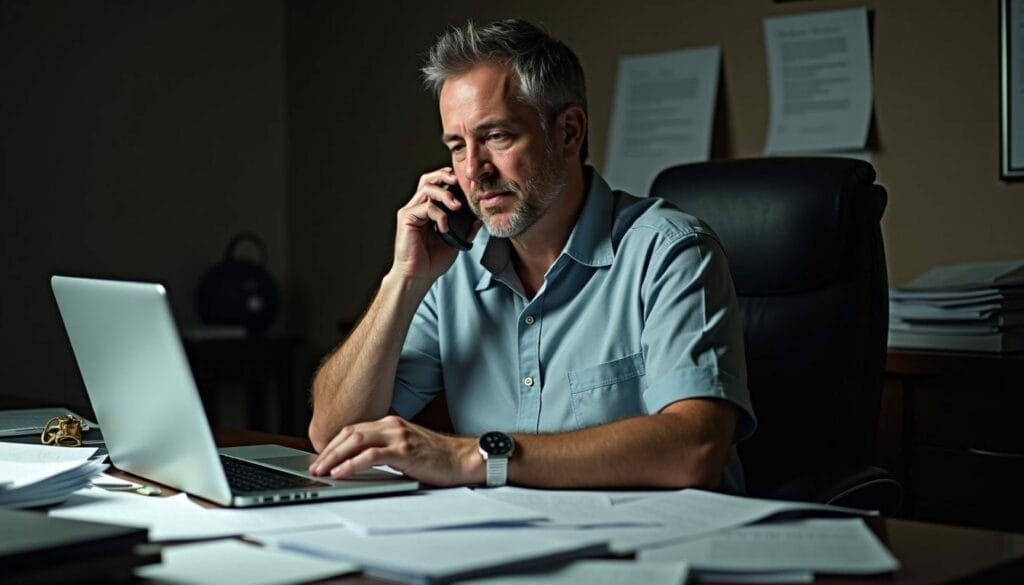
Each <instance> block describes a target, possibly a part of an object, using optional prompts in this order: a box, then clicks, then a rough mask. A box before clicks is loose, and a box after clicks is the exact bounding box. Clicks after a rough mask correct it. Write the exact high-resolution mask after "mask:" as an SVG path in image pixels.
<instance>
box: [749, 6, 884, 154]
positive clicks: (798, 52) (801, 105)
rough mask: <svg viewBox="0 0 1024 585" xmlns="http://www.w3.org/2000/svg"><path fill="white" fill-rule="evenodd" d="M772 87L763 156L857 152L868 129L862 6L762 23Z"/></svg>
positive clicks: (867, 51)
mask: <svg viewBox="0 0 1024 585" xmlns="http://www.w3.org/2000/svg"><path fill="white" fill-rule="evenodd" d="M764 36H765V51H766V53H767V58H768V79H769V84H770V86H771V119H770V122H769V127H768V138H767V141H766V143H765V149H764V150H765V152H766V153H767V154H778V153H797V152H800V153H808V152H820V151H837V150H859V149H863V148H864V146H865V144H866V142H867V137H868V129H869V127H870V123H871V108H872V93H873V90H872V81H871V51H870V44H869V38H868V14H867V9H865V8H855V9H852V10H835V11H826V12H815V13H811V14H796V15H790V16H773V17H768V18H765V20H764Z"/></svg>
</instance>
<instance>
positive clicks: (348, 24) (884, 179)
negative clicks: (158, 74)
mask: <svg viewBox="0 0 1024 585" xmlns="http://www.w3.org/2000/svg"><path fill="white" fill-rule="evenodd" d="M997 5H998V2H996V0H987V1H975V0H941V1H934V0H903V1H900V2H892V1H888V2H887V1H884V0H862V1H842V0H815V1H802V2H773V1H769V0H688V1H674V2H644V3H636V2H626V1H622V0H616V1H605V2H587V3H561V2H540V1H530V0H515V1H509V2H503V3H479V2H467V1H465V0H457V1H450V2H444V3H397V2H376V3H358V4H344V5H341V4H337V3H331V2H291V3H289V31H290V34H289V44H288V50H289V56H288V62H289V67H290V73H289V90H290V92H291V93H290V101H289V112H290V118H289V124H290V126H289V136H290V142H291V145H292V150H291V154H292V164H291V166H290V176H289V181H290V193H291V195H290V198H289V206H290V211H291V213H290V217H289V222H290V223H289V226H290V234H291V239H290V243H291V267H292V272H293V279H292V289H291V292H292V294H293V298H294V299H296V300H297V301H298V305H297V309H298V311H299V315H300V318H301V320H302V322H304V323H305V325H306V327H308V330H309V331H310V332H311V334H312V339H313V340H314V341H315V342H317V343H319V344H320V345H321V346H322V347H324V348H326V347H327V346H328V345H330V344H333V343H335V342H336V341H337V339H338V338H339V333H338V329H337V327H336V325H337V322H338V321H339V320H341V321H351V320H353V319H356V318H357V317H358V316H359V314H360V312H361V310H362V309H363V308H364V307H365V305H366V303H367V301H368V300H369V299H370V297H371V296H372V294H373V291H374V288H375V287H376V285H377V283H378V282H379V278H380V276H381V275H382V274H383V271H384V270H385V269H386V267H387V264H388V262H389V259H390V250H391V244H392V242H391V238H392V235H393V229H394V213H395V211H396V209H397V208H398V207H399V206H400V205H401V204H403V203H404V201H405V200H406V199H407V198H408V197H410V196H411V195H412V190H413V188H414V186H415V184H416V181H417V178H418V176H419V174H420V173H422V172H424V171H426V170H428V169H431V168H433V167H434V166H437V165H438V163H439V162H442V161H443V154H444V153H443V151H442V150H441V149H440V147H439V146H438V144H439V142H438V141H439V138H438V137H439V135H440V124H439V121H438V116H437V110H436V105H435V104H434V103H433V101H432V99H431V98H430V97H429V96H428V95H427V94H425V93H424V92H423V91H421V89H420V85H419V81H418V78H417V76H416V71H415V69H416V67H417V65H418V63H419V60H418V59H419V58H420V56H421V55H422V54H423V52H424V51H425V50H426V48H427V46H428V45H429V43H430V41H431V39H432V38H433V37H434V36H435V35H436V34H438V33H439V32H440V31H442V30H443V28H444V26H445V24H446V23H458V22H461V21H463V20H465V18H467V17H474V18H475V19H477V20H478V21H482V22H486V21H489V20H492V19H494V18H498V17H507V16H524V17H527V18H529V19H531V20H534V21H535V22H539V23H542V24H544V25H546V26H547V28H548V29H549V30H550V31H551V32H552V33H553V34H554V35H555V36H557V37H560V38H562V39H563V40H565V41H566V42H567V43H568V44H569V45H570V46H572V47H573V48H574V49H575V50H576V51H577V53H578V55H579V56H580V59H581V61H582V62H583V66H584V69H585V70H586V72H587V75H588V85H589V99H590V135H591V152H592V153H593V154H592V161H593V162H594V163H595V164H596V166H597V167H598V168H600V167H601V165H602V163H603V159H604V149H605V139H606V129H607V126H608V121H609V116H610V113H611V96H612V93H613V88H614V83H615V71H616V67H617V59H618V57H619V56H620V55H623V54H630V53H643V52H647V51H660V50H670V49H677V48H684V47H696V46H703V45H709V44H716V43H717V44H721V45H722V47H723V75H724V92H725V100H724V103H725V105H726V107H727V111H726V112H725V116H724V122H725V123H724V124H722V125H720V126H719V127H718V128H717V130H716V131H717V132H718V133H719V136H718V137H717V139H718V140H719V142H720V143H722V144H725V145H727V147H728V152H727V154H729V155H731V156H734V157H740V156H756V155H758V154H759V153H760V152H761V149H762V146H763V144H764V137H765V129H766V127H767V123H768V112H769V98H768V80H767V76H766V72H765V69H766V66H765V55H764V45H763V29H762V20H763V18H764V17H765V16H768V15H777V14H786V13H792V12H805V11H817V10H829V9H839V8H849V7H857V6H867V7H868V8H870V9H871V10H872V11H873V22H874V25H873V61H874V84H875V122H876V128H875V130H876V132H877V143H878V144H877V148H876V150H875V152H874V153H873V162H874V164H875V166H876V168H877V170H878V175H879V181H880V182H881V183H882V184H884V185H885V186H886V187H887V188H888V190H889V193H890V199H889V207H888V210H887V212H886V216H885V219H884V221H883V231H884V234H885V238H886V243H887V246H888V258H889V271H890V280H891V281H892V283H894V284H899V283H901V282H904V281H906V280H908V279H909V278H912V277H913V276H915V275H916V274H918V273H920V272H922V271H924V270H926V269H927V268H929V267H930V266H932V265H934V264H939V263H949V262H961V261H970V260H986V259H1003V258H1019V257H1024V230H1021V229H1020V227H1019V223H1020V219H1021V218H1022V217H1024V184H1020V183H1017V184H1012V185H1008V184H1005V183H1002V182H1000V181H999V179H998V140H999V133H998V111H999V110H998V106H999V102H998V87H999V85H998V76H997V74H998V53H997V39H998V11H997ZM627 16H628V18H627Z"/></svg>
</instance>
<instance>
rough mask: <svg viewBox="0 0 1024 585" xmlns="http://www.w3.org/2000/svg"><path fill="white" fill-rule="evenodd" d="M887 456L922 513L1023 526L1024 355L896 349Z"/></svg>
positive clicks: (885, 430)
mask: <svg viewBox="0 0 1024 585" xmlns="http://www.w3.org/2000/svg"><path fill="white" fill-rule="evenodd" d="M886 373H887V380H886V387H885V391H884V394H883V398H882V415H881V416H882V418H881V421H880V428H879V432H880V435H879V455H878V457H879V462H880V463H881V464H882V465H883V466H885V467H887V468H888V469H891V470H893V472H894V473H895V474H896V476H897V478H898V479H899V480H900V481H901V482H902V483H903V486H904V487H905V488H906V497H905V500H904V514H905V515H906V517H908V518H910V519H915V520H926V521H932V522H941V523H946V524H959V525H970V526H978V527H984V528H994V529H1001V530H1012V531H1017V532H1024V505H1021V503H1020V498H1021V495H1022V494H1024V479H1022V478H1024V433H1022V432H1021V431H1020V426H1021V424H1022V421H1021V409H1020V405H1021V404H1022V402H1024V401H1022V399H1021V394H1022V391H1024V355H1022V354H1009V355H998V354H996V355H993V354H978V353H958V352H938V351H902V350H900V351H897V350H891V351H890V352H889V356H888V362H887V366H886Z"/></svg>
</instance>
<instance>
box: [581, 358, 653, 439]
mask: <svg viewBox="0 0 1024 585" xmlns="http://www.w3.org/2000/svg"><path fill="white" fill-rule="evenodd" d="M644 374H645V366H644V356H643V353H635V354H633V355H628V356H626V357H624V358H619V359H617V360H614V361H610V362H605V363H603V364H598V365H596V366H591V367H589V368H583V369H581V370H575V371H572V372H569V392H570V394H571V397H570V403H571V405H572V412H573V415H574V416H575V417H576V425H577V426H578V427H579V428H581V429H585V428H587V427H592V426H596V425H601V424H605V423H610V422H612V421H616V420H619V419H623V418H628V417H631V416H638V415H641V414H645V411H644V403H643V378H644Z"/></svg>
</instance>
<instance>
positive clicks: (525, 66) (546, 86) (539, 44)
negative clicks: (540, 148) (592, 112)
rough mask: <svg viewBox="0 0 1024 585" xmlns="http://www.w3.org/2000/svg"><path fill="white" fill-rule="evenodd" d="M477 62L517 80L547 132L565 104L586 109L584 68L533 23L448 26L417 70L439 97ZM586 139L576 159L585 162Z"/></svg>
mask: <svg viewBox="0 0 1024 585" xmlns="http://www.w3.org/2000/svg"><path fill="white" fill-rule="evenodd" d="M481 63H501V64H506V65H508V66H510V67H511V68H512V71H513V72H514V73H515V75H516V77H518V78H519V96H518V97H519V99H520V100H522V101H523V102H524V103H526V104H527V105H529V106H530V107H532V108H533V109H534V110H536V111H537V114H538V115H539V116H540V123H541V126H542V127H543V128H544V131H545V132H549V131H550V128H551V125H552V124H554V122H555V119H557V118H558V115H559V114H560V113H562V111H563V110H565V108H566V107H567V106H569V105H577V106H579V107H581V108H583V111H584V113H586V111H587V84H586V80H585V79H584V77H583V67H582V66H580V61H579V59H578V58H577V57H576V54H575V53H573V52H572V49H570V48H569V47H568V46H566V45H565V43H563V42H561V41H559V40H557V39H554V38H552V37H551V36H550V35H548V34H547V33H546V32H544V31H543V30H541V29H540V28H537V27H536V26H534V25H533V24H530V23H529V22H526V21H525V20H521V19H509V20H501V21H498V22H494V23H491V24H488V25H485V26H477V25H475V24H474V23H473V21H472V20H470V21H467V22H466V24H464V25H463V26H462V27H454V26H453V27H451V28H449V29H448V30H447V31H445V33H444V34H442V35H441V36H440V37H438V39H437V41H436V42H435V43H434V45H433V46H432V47H431V48H430V51H429V52H428V53H427V58H426V62H425V63H424V65H423V67H422V68H421V69H420V72H421V73H422V74H423V82H424V84H425V85H426V87H427V89H428V90H429V91H431V92H432V93H433V94H434V97H435V98H436V97H438V96H440V94H441V87H442V86H443V85H444V82H445V81H447V80H448V78H450V77H453V76H456V75H460V74H462V73H465V72H466V71H469V70H470V69H471V68H473V67H474V66H476V65H479V64H481ZM588 150H589V147H588V144H587V137H586V135H585V136H584V140H583V146H582V148H581V149H580V160H581V161H585V160H587V154H588Z"/></svg>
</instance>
